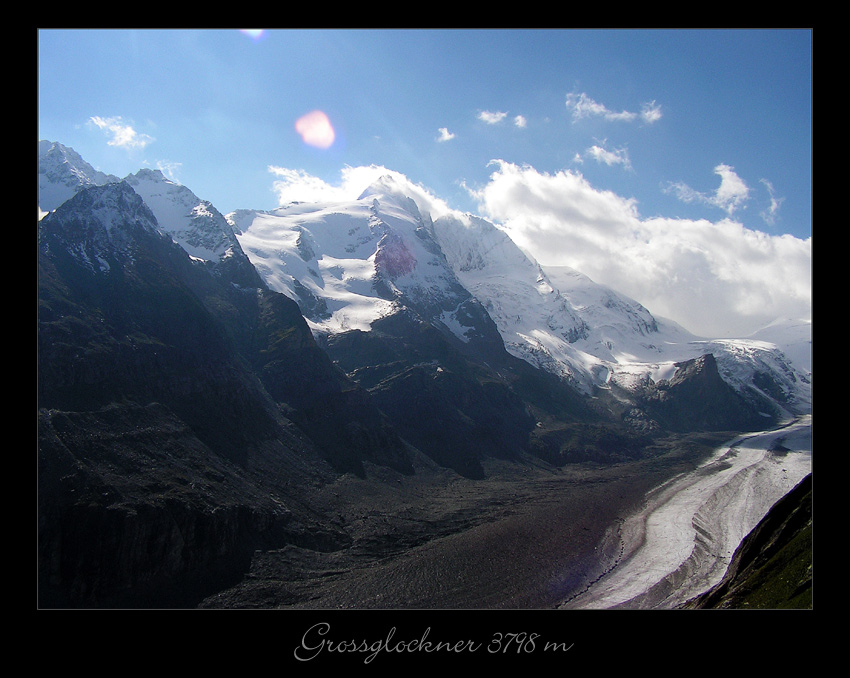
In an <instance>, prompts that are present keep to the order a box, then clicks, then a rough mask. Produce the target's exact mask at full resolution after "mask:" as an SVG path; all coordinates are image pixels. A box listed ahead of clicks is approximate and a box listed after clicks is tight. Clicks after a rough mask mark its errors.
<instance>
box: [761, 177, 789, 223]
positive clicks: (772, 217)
mask: <svg viewBox="0 0 850 678" xmlns="http://www.w3.org/2000/svg"><path fill="white" fill-rule="evenodd" d="M761 183H762V184H764V186H765V188H766V189H767V193H768V195H769V196H770V206H769V207H768V208H767V209H766V210H763V211H762V213H761V218H762V219H763V220H764V223H766V224H767V225H768V226H773V225H774V224H775V223H776V216H777V214H779V208H780V207H781V206H782V203H783V202H784V201H785V198H777V197H776V191H774V189H773V184H772V183H770V182H769V181H768V180H767V179H761Z"/></svg>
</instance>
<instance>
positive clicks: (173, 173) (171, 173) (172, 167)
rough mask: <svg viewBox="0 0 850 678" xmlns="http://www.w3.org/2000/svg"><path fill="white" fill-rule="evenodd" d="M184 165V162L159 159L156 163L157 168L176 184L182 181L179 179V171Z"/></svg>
mask: <svg viewBox="0 0 850 678" xmlns="http://www.w3.org/2000/svg"><path fill="white" fill-rule="evenodd" d="M182 166H183V163H179V162H169V161H167V160H158V161H157V163H156V168H157V169H158V170H159V171H160V172H162V173H163V174H164V175H165V176H166V177H168V178H169V179H171V181H173V182H174V183H176V184H179V183H180V181H178V179H177V171H178V170H179V169H180V168H181V167H182Z"/></svg>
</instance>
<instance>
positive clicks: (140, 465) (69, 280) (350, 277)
mask: <svg viewBox="0 0 850 678" xmlns="http://www.w3.org/2000/svg"><path fill="white" fill-rule="evenodd" d="M39 157H40V178H39V180H40V195H39V206H40V207H39V212H40V214H45V216H44V217H43V218H42V219H41V220H40V221H39V226H38V262H39V263H38V266H39V275H38V279H39V302H38V303H39V307H38V326H39V329H38V412H39V554H40V569H39V577H40V579H39V593H40V597H41V598H40V600H41V603H42V604H43V605H45V606H70V607H85V606H101V607H103V606H124V605H126V606H148V605H162V604H166V605H193V604H195V603H196V602H197V601H198V600H200V599H201V598H203V597H204V596H207V595H209V594H210V593H211V592H214V591H216V590H219V589H221V588H223V587H224V586H226V585H227V583H228V582H230V581H231V580H233V579H234V578H236V579H238V577H239V576H241V575H242V574H243V573H244V572H245V571H246V570H247V564H248V562H249V561H250V560H251V556H252V554H253V553H254V551H256V550H257V549H261V550H275V549H282V548H284V547H285V546H287V545H289V546H292V545H297V546H299V547H303V548H308V549H315V550H318V551H322V550H334V549H340V548H343V547H344V545H345V544H347V543H350V540H351V533H350V532H349V531H348V530H346V529H343V527H342V523H341V522H340V519H339V515H340V514H338V513H337V514H335V515H336V516H337V517H334V515H331V514H329V513H328V510H327V505H324V507H320V505H319V504H318V503H317V499H316V497H317V495H318V493H320V492H321V491H323V490H322V488H326V487H328V486H329V485H330V484H332V483H334V482H335V479H338V478H340V477H341V476H345V475H346V474H347V475H350V476H352V477H357V478H366V477H367V476H369V474H372V475H375V474H377V476H381V477H383V475H385V474H391V475H393V474H394V475H393V477H399V478H400V477H410V478H416V476H417V474H421V473H423V469H425V468H427V469H430V471H429V473H430V472H437V473H438V475H439V474H440V473H448V474H456V475H457V477H461V478H467V479H486V477H487V472H486V470H485V469H486V467H487V466H488V464H489V462H490V460H499V461H500V463H501V462H502V461H504V462H505V463H508V464H509V465H510V464H513V463H519V462H522V463H528V460H529V459H534V460H536V461H535V462H534V463H543V464H551V465H553V466H554V467H558V466H562V465H564V464H567V463H572V462H584V461H591V462H594V463H606V462H610V461H622V460H637V459H642V458H646V457H651V456H652V455H653V454H654V453H655V452H654V450H655V448H656V440H657V438H658V436H659V435H665V434H688V433H690V432H694V431H706V430H720V431H723V430H744V429H754V428H759V427H762V426H764V425H765V424H766V423H768V422H770V421H772V420H775V419H776V418H778V417H780V416H782V411H783V408H787V409H788V410H792V409H794V408H799V407H805V406H806V398H807V395H806V394H807V391H806V388H805V386H806V384H807V383H808V382H804V379H806V377H805V375H804V374H802V372H801V371H800V370H799V369H798V368H796V367H793V366H792V365H791V364H790V363H789V361H788V360H786V358H785V356H784V354H782V352H781V351H779V350H778V349H777V348H776V345H775V344H769V343H767V342H764V341H761V342H754V343H752V344H742V343H740V342H728V343H727V344H724V343H720V342H714V343H705V342H701V341H693V340H692V338H690V337H686V340H684V341H683V342H679V343H675V346H676V348H675V350H674V349H667V348H663V347H664V346H666V345H667V344H665V337H666V338H667V339H669V337H670V336H672V334H671V332H673V331H668V332H667V334H664V333H662V330H661V329H660V327H661V324H660V323H659V322H658V321H656V320H655V319H654V318H652V316H651V314H649V312H648V311H647V310H646V309H643V308H642V307H641V306H640V305H639V304H636V303H634V302H631V301H629V300H625V299H624V298H622V297H620V296H619V295H616V294H615V293H613V292H611V291H607V290H606V291H603V290H601V288H598V287H595V286H594V285H593V284H592V283H591V282H590V281H588V280H586V279H581V278H580V277H578V276H577V275H574V276H572V278H571V280H572V283H571V284H565V283H561V284H560V285H556V284H555V283H554V282H553V280H554V278H553V277H551V276H550V275H549V274H547V273H546V272H545V271H543V270H542V269H541V268H540V267H539V266H537V265H536V264H535V263H534V262H533V261H532V260H530V259H529V258H528V257H526V255H524V254H523V253H522V252H520V251H519V250H518V249H517V248H516V247H515V246H513V244H512V242H510V241H509V239H507V238H506V237H505V236H504V234H502V233H501V232H500V231H499V230H498V229H497V228H496V227H494V226H493V225H492V224H488V223H487V222H484V221H482V220H477V219H472V218H469V217H463V218H461V217H457V218H454V219H443V220H437V221H432V220H431V218H430V215H428V214H427V212H424V211H423V210H422V209H420V208H419V206H417V204H416V203H415V202H414V201H413V200H412V199H410V198H409V197H407V196H406V195H405V192H404V190H403V187H402V186H398V185H395V184H393V183H392V182H388V181H381V182H378V183H377V184H375V185H374V186H372V187H371V188H370V189H369V190H368V191H367V192H366V193H364V194H363V196H361V198H360V199H359V200H357V201H353V202H351V203H346V204H327V205H315V204H291V205H288V206H285V207H282V208H280V209H279V210H275V211H273V212H268V213H263V212H255V211H247V210H246V211H241V212H238V213H234V214H231V215H227V217H224V216H223V215H221V214H220V213H219V212H218V211H217V210H216V209H215V207H214V206H212V205H211V204H210V203H208V202H206V201H202V200H200V199H198V198H197V197H196V196H195V195H194V194H193V193H192V192H191V191H190V190H189V189H188V188H186V187H183V186H179V185H177V184H174V183H173V182H170V181H168V180H167V179H166V178H165V177H164V176H163V175H162V174H161V173H159V172H151V171H147V170H143V171H140V172H138V173H137V174H135V175H131V176H129V177H127V178H126V179H125V180H123V181H122V180H118V179H116V178H115V177H109V176H106V175H101V174H99V173H97V172H95V171H94V170H93V169H92V168H91V167H90V166H88V165H87V164H86V163H85V161H83V160H82V158H80V157H79V156H78V155H77V154H75V153H73V151H71V149H66V148H64V147H62V146H61V145H59V144H46V143H42V144H40V145H39ZM560 273H561V274H562V276H561V277H562V279H563V273H564V272H560ZM599 295H601V297H600V296H599ZM582 298H583V299H585V301H586V303H584V304H582V303H579V301H580V300H581V299H582ZM600 298H601V299H603V301H601V304H600V303H598V302H597V301H593V300H591V299H600ZM600 319H605V320H604V322H603V321H602V320H600ZM617 332H619V334H617ZM675 332H678V330H676V331H675ZM680 336H682V335H681V333H680ZM754 346H755V347H756V348H757V350H755V349H753V348H752V347H754ZM638 347H642V349H641V350H643V351H644V353H640V351H639V350H638ZM707 347H710V348H711V350H705V349H706V348H707ZM742 347H743V348H742ZM745 349H746V350H745ZM751 349H752V350H751ZM626 353H628V355H629V356H630V357H628V359H627V358H625V357H624V356H625V355H626ZM644 354H647V355H650V356H652V357H654V358H655V360H654V361H652V360H646V359H645V358H643V357H641V356H643V355H644ZM712 354H713V355H716V356H717V358H716V359H715V358H714V357H712ZM636 356H637V357H636ZM730 375H732V376H733V377H735V378H730ZM735 379H737V381H736V380H735ZM517 468H519V467H517ZM440 477H442V476H440ZM382 482H383V481H382Z"/></svg>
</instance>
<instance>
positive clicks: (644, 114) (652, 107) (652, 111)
mask: <svg viewBox="0 0 850 678" xmlns="http://www.w3.org/2000/svg"><path fill="white" fill-rule="evenodd" d="M640 117H641V120H643V121H644V122H645V123H648V124H650V125H651V124H652V123H654V122H658V121H659V120H661V106H659V105H658V104H656V103H655V102H654V101H650V102H649V103H646V104H644V105H643V106H641V109H640Z"/></svg>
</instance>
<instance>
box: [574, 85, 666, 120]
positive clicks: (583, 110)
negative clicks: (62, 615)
mask: <svg viewBox="0 0 850 678" xmlns="http://www.w3.org/2000/svg"><path fill="white" fill-rule="evenodd" d="M566 103H567V110H569V111H572V114H573V122H575V121H577V120H581V119H582V118H591V117H601V118H604V119H605V120H612V121H621V122H633V121H635V120H642V121H643V122H645V123H647V124H652V123H654V122H657V121H658V120H660V119H661V106H659V105H658V104H656V103H655V102H654V101H652V102H649V103H645V104H643V106H642V107H641V112H640V113H634V112H632V111H625V110H624V111H612V110H610V109H609V108H608V107H607V106H605V105H604V104H601V103H599V102H597V101H594V100H593V99H591V98H590V97H589V96H587V94H585V93H584V92H581V93H575V92H571V93H570V94H568V95H567V100H566Z"/></svg>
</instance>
